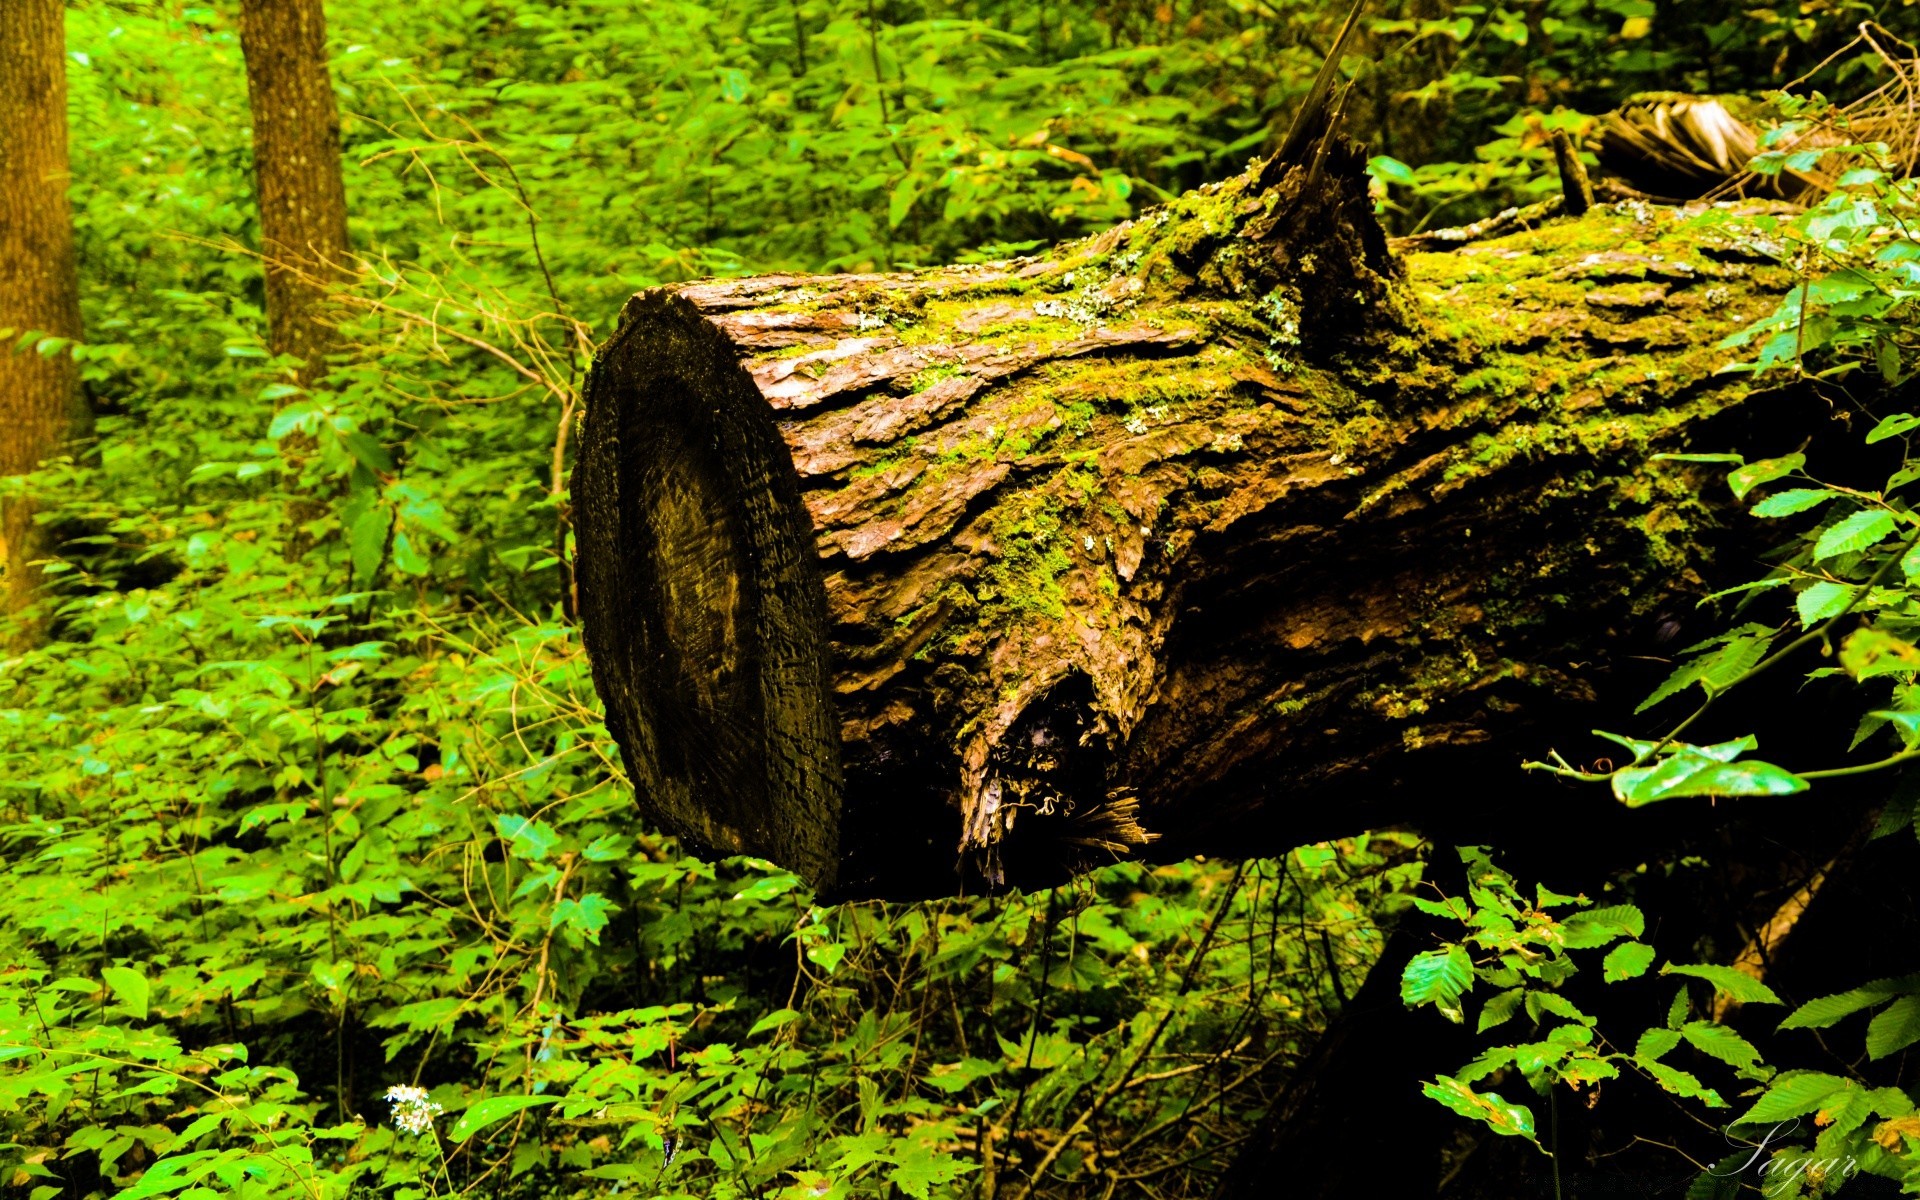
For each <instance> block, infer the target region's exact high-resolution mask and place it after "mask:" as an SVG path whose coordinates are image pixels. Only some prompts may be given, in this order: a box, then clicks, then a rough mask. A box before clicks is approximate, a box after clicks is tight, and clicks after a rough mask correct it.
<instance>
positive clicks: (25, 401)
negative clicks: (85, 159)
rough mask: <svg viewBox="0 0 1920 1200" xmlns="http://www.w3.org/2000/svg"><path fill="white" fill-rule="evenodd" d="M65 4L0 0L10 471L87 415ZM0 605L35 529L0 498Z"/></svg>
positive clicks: (3, 335) (31, 576)
mask: <svg viewBox="0 0 1920 1200" xmlns="http://www.w3.org/2000/svg"><path fill="white" fill-rule="evenodd" d="M66 44H67V38H66V5H65V3H63V0H6V3H4V4H0V475H21V474H25V473H26V472H28V471H31V470H33V469H34V467H35V466H37V465H38V464H39V463H40V461H41V460H42V459H44V458H46V457H47V456H48V455H50V454H53V453H54V452H55V451H57V450H58V449H59V448H60V447H61V445H62V444H63V443H64V442H65V441H66V440H67V438H68V437H69V436H71V435H72V434H73V433H74V432H76V431H78V430H83V429H84V428H85V425H86V408H85V404H84V401H83V400H82V398H81V395H80V390H79V386H78V383H79V377H78V375H77V373H76V371H75V369H74V363H73V356H72V355H71V354H69V353H67V352H66V350H65V347H64V345H62V344H50V345H48V346H46V349H45V351H44V352H42V351H40V350H39V349H38V346H39V344H40V343H41V342H42V341H43V339H45V338H47V337H49V336H51V337H57V338H66V339H77V338H78V337H79V336H80V283H79V277H78V275H77V273H76V268H75V263H74V251H73V210H72V208H71V206H70V204H69V202H68V200H67V182H68V170H67V72H66ZM0 540H3V541H4V552H5V558H6V604H7V606H8V608H9V609H11V610H13V611H16V612H17V611H19V610H20V609H22V608H24V607H25V606H26V605H27V604H28V603H30V602H31V600H32V599H33V595H34V592H35V590H36V587H37V585H38V582H39V578H40V572H39V569H38V568H37V567H36V566H34V565H33V564H34V563H35V561H36V560H38V559H39V558H40V557H41V556H42V554H43V552H44V550H45V544H44V541H45V539H44V537H43V536H42V534H41V531H40V530H39V528H38V527H37V526H36V525H35V524H34V520H33V511H32V508H31V507H30V506H29V505H28V504H26V503H25V502H22V501H13V502H8V503H5V504H3V505H0Z"/></svg>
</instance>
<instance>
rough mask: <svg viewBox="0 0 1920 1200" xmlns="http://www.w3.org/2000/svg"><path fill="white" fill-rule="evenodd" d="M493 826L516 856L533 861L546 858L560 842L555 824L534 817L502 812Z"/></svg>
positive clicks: (495, 819)
mask: <svg viewBox="0 0 1920 1200" xmlns="http://www.w3.org/2000/svg"><path fill="white" fill-rule="evenodd" d="M493 828H494V830H495V832H497V833H499V835H500V836H501V838H503V839H504V840H505V841H506V843H507V847H508V849H509V850H511V851H512V853H513V854H514V855H515V856H516V857H518V858H524V859H527V860H529V861H531V862H540V861H541V860H543V859H545V858H546V857H547V855H549V854H551V853H553V850H554V847H556V846H558V845H559V844H560V835H559V834H558V833H555V832H554V829H553V826H551V825H549V824H547V823H546V822H545V821H542V820H539V819H537V818H534V817H521V816H515V815H513V814H511V813H501V814H499V815H498V816H496V817H494V819H493Z"/></svg>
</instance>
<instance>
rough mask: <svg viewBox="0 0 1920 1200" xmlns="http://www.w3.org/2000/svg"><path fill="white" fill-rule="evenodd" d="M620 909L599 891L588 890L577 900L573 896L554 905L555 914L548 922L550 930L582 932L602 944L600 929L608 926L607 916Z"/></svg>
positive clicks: (596, 943) (594, 941) (582, 934)
mask: <svg viewBox="0 0 1920 1200" xmlns="http://www.w3.org/2000/svg"><path fill="white" fill-rule="evenodd" d="M619 911H620V906H619V905H617V904H615V903H614V902H613V901H611V900H609V899H607V898H606V897H605V896H602V895H601V894H600V893H598V892H588V893H587V894H586V895H584V896H582V897H580V898H579V899H578V900H575V899H573V898H571V897H569V898H567V899H565V900H562V901H561V902H560V903H558V904H556V905H554V906H553V916H552V917H551V918H550V919H549V920H548V922H547V929H548V931H549V932H551V931H553V930H556V929H562V928H565V929H568V930H571V931H572V932H574V933H578V934H580V935H581V936H582V937H584V938H586V939H587V940H588V941H589V942H592V943H593V944H594V945H596V946H597V945H599V944H600V931H601V930H602V929H605V928H606V927H607V917H608V915H609V914H611V913H616V912H619Z"/></svg>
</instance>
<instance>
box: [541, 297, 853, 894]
mask: <svg viewBox="0 0 1920 1200" xmlns="http://www.w3.org/2000/svg"><path fill="white" fill-rule="evenodd" d="M587 411H588V416H587V419H586V428H585V431H584V437H583V440H582V447H581V453H580V464H579V469H578V472H577V474H576V476H575V481H574V489H573V490H574V497H575V500H576V504H577V507H578V515H577V522H578V537H579V543H580V556H579V581H580V610H581V621H582V625H583V627H584V630H585V634H586V639H587V645H588V649H589V651H590V653H591V656H592V661H593V666H594V679H595V682H596V684H597V685H598V687H599V689H600V694H601V697H602V698H603V700H604V701H605V702H606V706H607V719H608V723H609V725H610V727H611V728H612V731H613V733H614V735H615V737H616V738H617V739H618V740H619V742H620V745H621V747H622V749H623V751H624V753H625V756H626V764H627V771H628V774H629V775H630V776H631V777H632V780H633V783H634V787H635V789H636V790H637V791H638V793H639V794H640V796H641V797H642V803H643V804H644V805H645V807H646V808H647V810H648V812H649V814H650V815H651V816H653V817H654V818H655V819H657V820H659V821H661V822H662V823H664V824H665V825H666V826H667V827H668V828H670V829H672V830H673V831H674V832H675V833H677V834H679V835H681V836H682V837H685V838H688V839H690V840H691V841H692V842H693V843H694V844H695V845H696V846H698V847H700V848H702V849H705V850H707V851H709V852H711V853H719V854H752V855H756V856H760V857H765V858H771V859H774V860H776V861H778V862H781V863H784V864H786V865H788V866H790V867H793V868H794V869H795V870H798V871H800V872H802V873H803V874H805V875H807V876H808V877H809V878H811V879H813V880H815V881H817V882H820V883H821V884H822V885H829V884H831V882H832V881H833V879H834V877H835V874H836V871H837V868H838V864H839V859H840V847H839V823H840V796H841V779H840V763H839V743H838V738H837V735H836V732H835V727H834V726H835V723H834V721H833V719H832V717H831V710H830V706H829V703H828V699H827V691H826V674H825V653H826V649H825V645H824V637H823V628H824V624H825V621H824V612H825V597H824V593H823V592H822V589H821V584H820V578H819V572H818V569H817V567H816V565H815V558H814V552H813V537H812V532H811V527H810V524H809V522H808V520H807V517H806V513H805V510H804V509H803V508H802V507H801V504H800V496H799V484H798V480H797V479H796V477H795V474H794V469H793V463H792V459H791V457H790V456H789V455H788V453H787V450H786V447H785V446H784V445H783V444H782V443H781V441H780V439H779V437H778V435H777V434H776V433H775V431H774V428H773V422H772V419H771V416H770V415H769V412H768V409H767V406H766V402H765V401H764V400H763V399H761V397H760V393H759V391H758V390H757V389H756V388H755V387H754V384H753V381H752V380H751V379H750V378H748V376H747V374H746V372H745V371H743V370H742V369H741V368H740V366H739V364H738V362H737V361H736V358H735V355H734V352H733V350H732V348H731V347H730V345H729V344H728V343H727V341H726V339H725V338H724V337H722V336H721V334H720V332H719V331H718V330H717V329H715V328H714V327H713V326H712V325H710V324H708V323H707V321H706V320H704V319H703V318H702V317H701V316H700V314H699V312H698V311H697V310H696V309H694V308H693V306H692V305H690V304H688V303H687V302H685V301H684V300H680V299H678V298H677V297H674V296H670V295H666V294H658V293H650V294H647V295H645V296H642V297H638V298H636V300H635V302H634V303H632V304H629V305H628V307H627V311H626V313H625V314H623V317H622V321H621V326H620V330H619V332H618V333H617V334H615V336H614V338H613V340H612V341H611V342H610V343H609V344H608V346H607V347H606V349H605V351H604V352H603V353H602V354H601V356H600V358H599V360H598V361H597V362H596V364H595V366H594V372H593V377H592V379H591V381H590V382H589V384H588V410H587Z"/></svg>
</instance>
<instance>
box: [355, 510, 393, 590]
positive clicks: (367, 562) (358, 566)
mask: <svg viewBox="0 0 1920 1200" xmlns="http://www.w3.org/2000/svg"><path fill="white" fill-rule="evenodd" d="M392 527H393V510H392V509H389V508H388V507H387V506H386V505H384V504H376V505H373V506H372V507H370V508H368V509H366V510H365V511H364V512H362V513H360V514H359V516H357V517H355V518H354V521H353V525H352V527H351V528H349V529H348V530H347V549H348V554H349V557H351V558H352V560H353V577H354V579H355V580H356V581H358V582H359V583H360V584H361V585H363V586H364V585H366V584H368V583H371V582H372V580H373V576H374V573H375V572H376V571H378V570H379V569H380V560H381V559H382V558H385V557H386V554H387V530H389V529H391V528H392Z"/></svg>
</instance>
